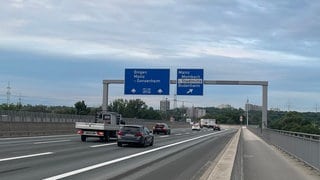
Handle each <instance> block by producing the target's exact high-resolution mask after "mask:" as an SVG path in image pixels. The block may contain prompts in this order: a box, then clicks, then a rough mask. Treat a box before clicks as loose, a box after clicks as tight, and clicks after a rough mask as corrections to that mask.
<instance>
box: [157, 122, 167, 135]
mask: <svg viewBox="0 0 320 180" xmlns="http://www.w3.org/2000/svg"><path fill="white" fill-rule="evenodd" d="M153 133H154V134H159V133H163V134H171V129H170V127H169V126H168V124H166V123H157V124H156V125H155V126H154V127H153Z"/></svg>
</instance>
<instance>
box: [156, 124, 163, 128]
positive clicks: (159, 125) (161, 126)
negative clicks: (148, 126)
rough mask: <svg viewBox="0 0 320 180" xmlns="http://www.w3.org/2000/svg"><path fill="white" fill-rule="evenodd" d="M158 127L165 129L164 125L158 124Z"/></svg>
mask: <svg viewBox="0 0 320 180" xmlns="http://www.w3.org/2000/svg"><path fill="white" fill-rule="evenodd" d="M156 127H157V128H163V127H164V125H163V124H156Z"/></svg>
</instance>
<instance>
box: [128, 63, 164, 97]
mask: <svg viewBox="0 0 320 180" xmlns="http://www.w3.org/2000/svg"><path fill="white" fill-rule="evenodd" d="M169 87H170V69H126V70H125V81H124V94H136V95H169Z"/></svg>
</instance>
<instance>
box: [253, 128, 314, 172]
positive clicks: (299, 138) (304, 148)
mask: <svg viewBox="0 0 320 180" xmlns="http://www.w3.org/2000/svg"><path fill="white" fill-rule="evenodd" d="M249 129H250V130H251V131H252V132H253V133H255V134H257V135H259V136H260V137H262V138H263V139H265V140H266V141H267V142H268V143H271V144H273V145H274V146H276V147H278V148H280V149H281V150H283V151H285V152H287V153H288V154H290V155H292V156H294V157H296V158H297V159H299V160H301V161H302V162H305V163H306V164H308V165H309V166H311V167H313V168H315V169H316V170H318V171H320V135H315V134H307V133H299V132H290V131H281V130H275V129H263V130H262V134H261V129H260V128H256V127H250V128H249Z"/></svg>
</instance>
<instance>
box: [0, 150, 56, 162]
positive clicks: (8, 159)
mask: <svg viewBox="0 0 320 180" xmlns="http://www.w3.org/2000/svg"><path fill="white" fill-rule="evenodd" d="M49 154H53V152H45V153H39V154H29V155H25V156H17V157H11V158H4V159H0V162H2V161H10V160H15V159H23V158H29V157H35V156H44V155H49Z"/></svg>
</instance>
